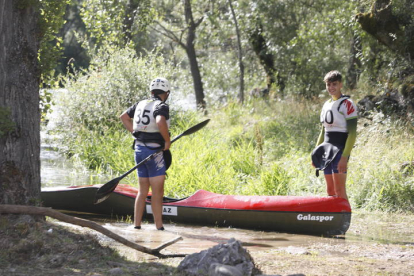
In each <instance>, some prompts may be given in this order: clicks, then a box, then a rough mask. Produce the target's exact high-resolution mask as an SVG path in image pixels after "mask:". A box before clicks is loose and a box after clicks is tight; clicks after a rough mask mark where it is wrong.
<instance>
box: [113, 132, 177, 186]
mask: <svg viewBox="0 0 414 276" xmlns="http://www.w3.org/2000/svg"><path fill="white" fill-rule="evenodd" d="M182 136H183V134H180V135H178V136H177V137H175V138H174V139H172V140H171V144H172V143H174V142H175V141H177V140H178V139H179V138H181V137H182ZM161 151H163V149H160V150H158V151H156V152H154V153H153V154H151V155H148V156H147V157H146V158H145V159H144V160H142V161H141V162H139V163H138V164H136V165H135V167H133V168H132V169H130V170H129V171H127V172H126V173H124V174H123V175H121V176H119V177H118V178H117V179H118V180H121V179H123V178H124V177H126V176H127V175H128V174H130V173H132V172H133V171H134V170H136V169H137V168H138V167H139V166H141V165H142V164H144V163H145V162H147V161H148V160H150V159H151V158H152V157H154V156H155V155H156V154H157V153H160V152H161Z"/></svg>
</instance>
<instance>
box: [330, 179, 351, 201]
mask: <svg viewBox="0 0 414 276" xmlns="http://www.w3.org/2000/svg"><path fill="white" fill-rule="evenodd" d="M333 182H334V186H335V194H336V195H337V196H338V197H341V198H344V199H346V200H348V196H347V195H346V186H345V184H346V173H334V174H333Z"/></svg>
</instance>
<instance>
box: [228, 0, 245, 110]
mask: <svg viewBox="0 0 414 276" xmlns="http://www.w3.org/2000/svg"><path fill="white" fill-rule="evenodd" d="M228 2H229V6H230V10H231V14H232V15H233V21H234V25H235V27H236V35H237V51H238V52H237V53H238V57H239V68H240V88H239V96H238V98H239V102H240V103H242V104H243V102H244V63H243V52H242V46H241V37H240V30H239V24H238V22H237V17H236V13H235V12H234V9H233V4H232V3H231V0H228Z"/></svg>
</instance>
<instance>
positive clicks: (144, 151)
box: [135, 145, 165, 177]
mask: <svg viewBox="0 0 414 276" xmlns="http://www.w3.org/2000/svg"><path fill="white" fill-rule="evenodd" d="M157 151H158V149H150V148H148V147H146V146H141V145H135V164H138V163H139V162H141V161H142V160H144V159H145V158H147V157H148V156H150V155H151V154H153V153H155V152H157ZM137 171H138V177H155V176H160V175H165V162H164V157H163V154H162V151H161V152H159V153H158V154H156V155H155V156H154V157H152V158H150V159H149V160H148V161H146V162H145V163H144V164H142V165H141V166H139V167H138V169H137Z"/></svg>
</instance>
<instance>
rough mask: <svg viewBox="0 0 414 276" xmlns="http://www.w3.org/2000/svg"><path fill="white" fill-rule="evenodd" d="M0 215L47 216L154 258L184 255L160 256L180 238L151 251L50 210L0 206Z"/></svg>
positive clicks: (170, 256) (89, 222)
mask: <svg viewBox="0 0 414 276" xmlns="http://www.w3.org/2000/svg"><path fill="white" fill-rule="evenodd" d="M0 214H27V215H36V216H48V217H51V218H54V219H57V220H60V221H64V222H68V223H71V224H75V225H79V226H82V227H88V228H91V229H93V230H95V231H98V232H100V233H102V234H104V235H105V236H107V237H110V238H111V239H113V240H115V241H117V242H120V243H122V244H124V245H126V246H128V247H131V248H133V249H135V250H138V251H141V252H143V253H147V254H150V255H153V256H156V257H158V258H174V257H185V256H186V254H162V253H160V251H161V250H162V249H164V248H166V247H167V246H169V245H171V244H174V243H176V242H178V241H180V240H182V239H183V238H182V237H177V238H175V239H173V240H171V241H169V242H166V243H164V244H162V245H160V246H158V247H157V248H155V249H151V248H148V247H145V246H142V245H139V244H137V243H134V242H131V241H129V240H127V239H125V238H123V237H121V236H119V235H118V234H115V233H114V232H112V231H109V230H108V229H106V228H105V227H103V226H101V225H99V224H97V223H95V222H93V221H90V220H85V219H81V218H77V217H72V216H68V215H65V214H63V213H61V212H58V211H55V210H53V209H50V208H45V207H35V206H25V205H0Z"/></svg>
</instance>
